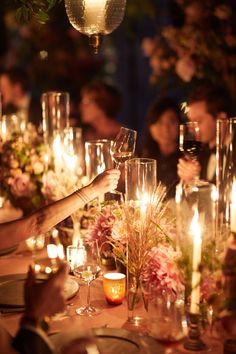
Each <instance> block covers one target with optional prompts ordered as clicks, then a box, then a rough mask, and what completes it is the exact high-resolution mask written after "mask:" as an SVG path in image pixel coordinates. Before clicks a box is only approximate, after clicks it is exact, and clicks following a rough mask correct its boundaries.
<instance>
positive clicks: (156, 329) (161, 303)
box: [148, 289, 188, 354]
mask: <svg viewBox="0 0 236 354" xmlns="http://www.w3.org/2000/svg"><path fill="white" fill-rule="evenodd" d="M148 330H149V335H150V336H152V337H153V338H154V339H155V340H156V341H157V342H159V343H161V344H162V345H164V347H165V354H171V353H173V350H172V349H173V348H174V347H176V346H178V345H179V344H180V343H182V342H183V341H184V339H185V338H186V336H187V332H188V327H187V319H186V315H185V311H184V302H183V300H176V299H174V298H173V295H171V294H170V293H168V292H166V291H162V292H159V291H158V290H156V289H153V290H152V292H151V293H150V297H149V302H148Z"/></svg>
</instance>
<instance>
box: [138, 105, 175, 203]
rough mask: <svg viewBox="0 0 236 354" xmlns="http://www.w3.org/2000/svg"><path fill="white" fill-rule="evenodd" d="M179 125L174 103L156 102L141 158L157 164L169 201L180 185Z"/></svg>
mask: <svg viewBox="0 0 236 354" xmlns="http://www.w3.org/2000/svg"><path fill="white" fill-rule="evenodd" d="M179 124H180V111H179V108H178V105H177V104H176V103H175V102H174V101H173V100H172V99H170V98H162V99H157V100H156V101H154V102H153V104H152V105H151V107H150V109H149V111H148V114H147V129H148V131H147V134H146V139H145V142H144V145H143V148H142V152H141V155H142V157H146V158H152V159H156V160H157V180H158V182H161V183H162V184H163V185H165V186H166V189H167V198H173V197H174V196H175V186H176V184H177V183H178V181H179V178H178V175H177V163H178V159H179V158H180V156H181V153H180V151H179V148H178V144H179V143H178V134H179Z"/></svg>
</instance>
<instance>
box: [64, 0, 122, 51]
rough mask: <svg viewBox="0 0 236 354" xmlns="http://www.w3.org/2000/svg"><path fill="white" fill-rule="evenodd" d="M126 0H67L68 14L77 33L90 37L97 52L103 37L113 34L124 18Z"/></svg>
mask: <svg viewBox="0 0 236 354" xmlns="http://www.w3.org/2000/svg"><path fill="white" fill-rule="evenodd" d="M125 5H126V0H65V7H66V13H67V16H68V18H69V21H70V23H71V24H72V26H73V27H74V28H75V29H77V31H79V32H81V33H83V34H85V35H87V36H89V38H90V44H91V45H92V46H93V47H94V48H95V52H97V49H98V46H99V44H100V42H101V36H102V35H106V34H109V33H111V32H113V31H114V30H115V29H116V28H117V27H118V26H119V25H120V23H121V21H122V20H123V17H124V12H125Z"/></svg>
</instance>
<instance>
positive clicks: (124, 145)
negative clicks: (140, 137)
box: [111, 127, 137, 168]
mask: <svg viewBox="0 0 236 354" xmlns="http://www.w3.org/2000/svg"><path fill="white" fill-rule="evenodd" d="M136 139H137V132H136V130H133V129H128V128H125V127H121V128H120V131H119V133H118V134H117V136H116V137H115V139H114V141H113V144H112V146H111V156H112V159H113V161H114V162H115V167H116V168H119V167H120V164H121V163H123V162H125V161H126V160H129V159H131V158H132V157H133V155H134V151H135V146H136Z"/></svg>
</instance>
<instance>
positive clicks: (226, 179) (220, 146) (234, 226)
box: [216, 117, 236, 252]
mask: <svg viewBox="0 0 236 354" xmlns="http://www.w3.org/2000/svg"><path fill="white" fill-rule="evenodd" d="M216 127H217V129H216V187H217V197H218V198H217V210H216V214H217V215H216V217H217V224H216V227H217V236H218V239H217V249H218V252H220V251H223V250H224V249H223V247H224V245H225V240H226V238H227V236H229V233H230V231H232V232H236V223H235V216H236V206H235V205H236V204H235V195H233V194H234V193H233V184H234V181H235V177H236V155H235V151H236V117H234V118H230V119H228V120H227V119H218V120H217V124H216Z"/></svg>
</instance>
